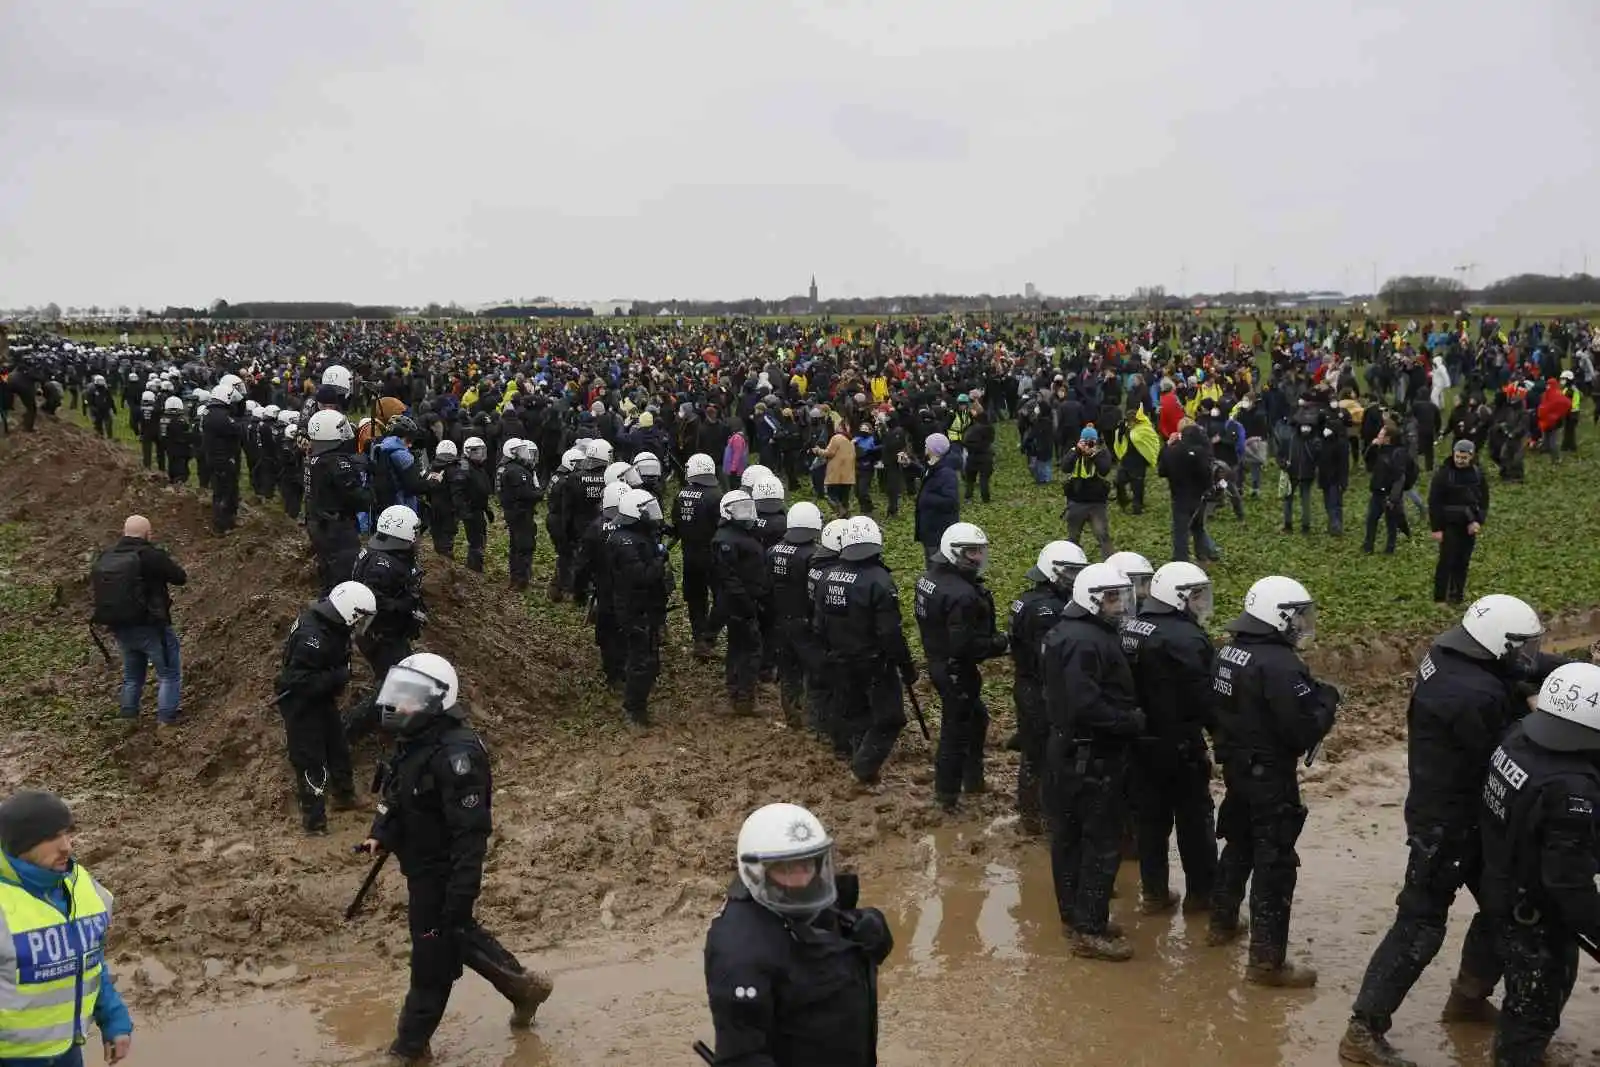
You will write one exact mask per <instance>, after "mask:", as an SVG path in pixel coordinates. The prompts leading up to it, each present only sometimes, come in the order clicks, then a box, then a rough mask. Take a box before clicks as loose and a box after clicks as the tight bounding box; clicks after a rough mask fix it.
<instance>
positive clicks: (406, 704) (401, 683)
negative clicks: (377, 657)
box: [377, 667, 445, 731]
mask: <svg viewBox="0 0 1600 1067" xmlns="http://www.w3.org/2000/svg"><path fill="white" fill-rule="evenodd" d="M444 694H445V688H444V686H443V685H441V684H440V683H439V682H438V681H436V680H435V679H433V678H430V677H428V676H427V675H426V674H423V673H422V672H421V671H414V670H412V669H411V668H410V667H390V668H389V673H388V674H386V675H384V676H383V685H382V686H381V687H380V688H379V689H378V698H377V705H378V711H379V713H380V714H381V715H382V716H383V725H384V727H385V728H386V729H390V730H396V731H403V730H404V729H405V727H406V726H407V724H409V723H411V722H413V721H415V720H417V719H418V718H420V717H425V716H426V714H427V713H428V712H430V711H437V710H438V709H439V707H440V706H441V705H442V703H443V699H444Z"/></svg>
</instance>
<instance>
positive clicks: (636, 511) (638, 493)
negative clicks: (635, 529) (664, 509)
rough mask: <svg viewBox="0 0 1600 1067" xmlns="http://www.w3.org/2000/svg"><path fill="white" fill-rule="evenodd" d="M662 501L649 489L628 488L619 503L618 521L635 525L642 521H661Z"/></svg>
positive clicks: (624, 524)
mask: <svg viewBox="0 0 1600 1067" xmlns="http://www.w3.org/2000/svg"><path fill="white" fill-rule="evenodd" d="M660 521H661V502H660V501H658V500H657V499H656V498H655V497H654V496H652V495H651V493H650V490H648V489H628V490H626V491H624V492H623V494H622V503H620V504H618V505H617V522H619V523H621V524H622V525H623V526H633V525H635V524H636V523H641V522H660Z"/></svg>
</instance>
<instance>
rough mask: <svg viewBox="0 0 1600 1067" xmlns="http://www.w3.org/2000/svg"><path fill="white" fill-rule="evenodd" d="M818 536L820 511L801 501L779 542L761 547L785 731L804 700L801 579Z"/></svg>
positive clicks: (805, 609)
mask: <svg viewBox="0 0 1600 1067" xmlns="http://www.w3.org/2000/svg"><path fill="white" fill-rule="evenodd" d="M758 514H759V513H758ZM821 534H822V512H821V511H820V510H818V508H817V506H816V505H815V504H813V503H811V502H810V501H801V502H800V503H798V504H796V505H794V506H793V507H792V508H790V509H789V514H788V515H787V516H786V517H785V522H784V532H783V540H782V541H780V542H778V543H777V544H775V545H772V546H771V547H769V548H768V549H767V588H768V591H769V592H768V601H767V617H768V618H770V619H771V620H772V627H771V634H772V646H773V656H774V662H775V663H776V666H777V672H778V706H779V708H780V709H782V712H783V718H784V721H785V722H787V723H788V724H789V725H790V726H791V727H798V726H799V725H800V723H801V709H802V707H803V706H804V702H805V682H806V675H805V661H806V659H807V658H808V653H807V650H806V647H805V646H806V644H807V642H808V641H809V639H810V627H809V623H810V621H811V598H810V596H809V595H807V592H806V578H807V573H808V572H809V571H810V569H811V557H812V554H813V552H814V551H815V550H816V547H817V546H816V541H817V538H818V537H819V536H820V535H821Z"/></svg>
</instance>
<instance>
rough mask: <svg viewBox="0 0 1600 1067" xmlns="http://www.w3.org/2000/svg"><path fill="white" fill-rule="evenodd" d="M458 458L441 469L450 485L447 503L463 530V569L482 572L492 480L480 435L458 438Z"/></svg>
mask: <svg viewBox="0 0 1600 1067" xmlns="http://www.w3.org/2000/svg"><path fill="white" fill-rule="evenodd" d="M461 456H462V458H461V460H460V462H458V463H456V464H454V465H453V466H451V467H450V468H449V469H448V470H446V471H445V474H444V477H445V482H446V483H447V484H448V485H449V486H450V503H451V504H452V505H453V506H454V508H455V512H456V514H457V515H459V516H461V526H462V528H463V529H464V530H466V533H467V570H469V571H472V572H473V573H474V574H482V573H483V549H484V545H485V544H487V543H488V540H489V524H490V523H491V522H493V521H494V509H493V508H492V507H490V505H489V499H490V495H491V494H492V493H493V492H494V480H493V479H492V478H491V477H490V476H489V468H488V462H489V446H488V445H486V444H484V442H483V438H481V437H469V438H467V439H466V440H465V441H463V442H461Z"/></svg>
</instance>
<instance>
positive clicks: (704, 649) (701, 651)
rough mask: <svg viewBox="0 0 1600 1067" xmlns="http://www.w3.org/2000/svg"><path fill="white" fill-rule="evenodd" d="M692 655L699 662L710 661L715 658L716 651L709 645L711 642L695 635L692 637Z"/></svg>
mask: <svg viewBox="0 0 1600 1067" xmlns="http://www.w3.org/2000/svg"><path fill="white" fill-rule="evenodd" d="M692 655H693V656H694V658H695V659H697V660H699V661H700V662H701V663H710V662H711V661H712V660H713V659H715V658H716V655H717V651H716V649H714V648H712V647H711V642H710V641H709V640H707V639H706V638H704V637H697V638H695V639H694V651H693V653H692Z"/></svg>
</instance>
